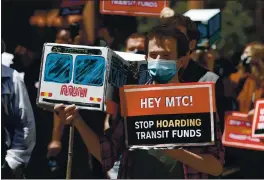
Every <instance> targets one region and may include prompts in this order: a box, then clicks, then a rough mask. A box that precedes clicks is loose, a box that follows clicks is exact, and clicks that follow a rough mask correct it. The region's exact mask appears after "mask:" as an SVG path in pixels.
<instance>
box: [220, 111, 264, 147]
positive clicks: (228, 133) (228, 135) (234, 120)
mask: <svg viewBox="0 0 264 180" xmlns="http://www.w3.org/2000/svg"><path fill="white" fill-rule="evenodd" d="M251 132H252V123H251V122H250V121H249V120H248V114H245V113H240V112H229V113H227V114H226V117H225V131H224V133H223V137H222V142H223V145H224V146H230V147H235V148H240V149H251V150H258V151H264V143H263V142H261V141H260V139H259V138H256V137H252V136H251Z"/></svg>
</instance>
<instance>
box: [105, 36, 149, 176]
mask: <svg viewBox="0 0 264 180" xmlns="http://www.w3.org/2000/svg"><path fill="white" fill-rule="evenodd" d="M145 43H146V36H145V35H144V34H141V33H133V34H131V35H130V36H129V37H128V38H127V40H126V47H125V52H128V53H136V54H145ZM130 70H131V71H132V72H131V75H132V76H139V73H138V72H135V71H137V64H136V63H131V64H130ZM138 78H139V77H138ZM146 78H148V77H146ZM128 79H129V77H128ZM111 120H112V119H111ZM112 121H113V120H112ZM110 124H111V123H110V117H107V118H105V122H104V131H107V130H108V129H109V128H110V127H111V125H110ZM120 160H121V157H120V158H119V160H118V161H116V162H115V164H114V166H113V168H112V169H110V170H109V171H108V172H107V174H108V176H109V178H110V179H117V176H118V170H119V166H120Z"/></svg>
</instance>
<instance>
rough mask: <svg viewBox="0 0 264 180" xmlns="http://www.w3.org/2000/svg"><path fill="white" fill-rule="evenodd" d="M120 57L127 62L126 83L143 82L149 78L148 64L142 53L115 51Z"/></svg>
mask: <svg viewBox="0 0 264 180" xmlns="http://www.w3.org/2000/svg"><path fill="white" fill-rule="evenodd" d="M115 53H117V54H118V55H119V56H120V57H122V58H123V59H124V60H126V61H128V62H129V71H130V74H129V75H128V80H127V85H128V84H145V83H146V82H147V80H148V79H149V78H150V76H149V73H148V64H147V61H146V59H145V55H143V54H134V53H128V52H120V51H115Z"/></svg>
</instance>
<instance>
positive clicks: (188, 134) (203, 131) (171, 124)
mask: <svg viewBox="0 0 264 180" xmlns="http://www.w3.org/2000/svg"><path fill="white" fill-rule="evenodd" d="M214 97H215V90H214V84H213V83H183V84H162V85H136V86H124V87H122V88H120V103H121V114H122V116H123V117H124V121H125V133H126V145H127V146H128V148H130V149H141V148H144V149H156V148H170V147H177V146H207V145H213V144H214V143H215V124H214V122H215V118H216V108H215V98H214Z"/></svg>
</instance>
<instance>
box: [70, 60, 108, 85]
mask: <svg viewBox="0 0 264 180" xmlns="http://www.w3.org/2000/svg"><path fill="white" fill-rule="evenodd" d="M105 66H106V62H105V59H104V58H103V57H101V56H88V55H78V56H77V57H76V60H75V65H74V78H73V83H75V84H81V85H90V86H102V85H103V83H104V72H105V69H106V68H105Z"/></svg>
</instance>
